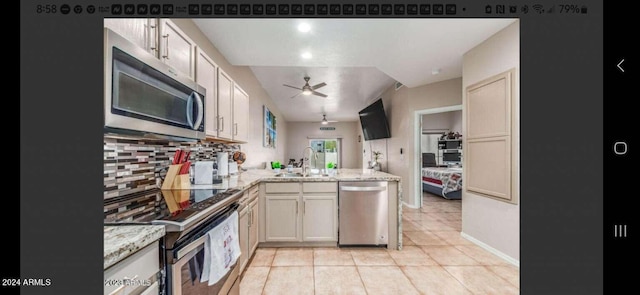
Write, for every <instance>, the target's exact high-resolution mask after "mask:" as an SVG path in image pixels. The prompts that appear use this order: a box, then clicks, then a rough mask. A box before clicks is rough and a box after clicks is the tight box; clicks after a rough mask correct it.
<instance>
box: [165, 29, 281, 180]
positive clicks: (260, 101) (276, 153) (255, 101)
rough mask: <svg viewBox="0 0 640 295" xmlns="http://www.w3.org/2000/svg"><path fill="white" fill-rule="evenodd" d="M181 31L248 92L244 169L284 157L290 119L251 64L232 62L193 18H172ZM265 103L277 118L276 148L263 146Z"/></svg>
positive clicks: (262, 166)
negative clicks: (263, 108) (283, 113)
mask: <svg viewBox="0 0 640 295" xmlns="http://www.w3.org/2000/svg"><path fill="white" fill-rule="evenodd" d="M171 20H172V21H173V22H174V23H175V24H176V25H177V26H178V27H180V29H181V30H182V31H184V32H185V33H186V34H187V35H188V36H189V37H190V38H191V39H192V40H193V41H194V42H195V43H196V44H197V45H198V46H199V47H200V48H201V49H202V50H204V52H205V53H206V54H207V55H208V56H209V57H211V58H212V59H213V61H214V62H215V63H216V64H217V65H218V66H219V67H220V68H221V69H222V70H223V71H225V72H226V73H227V74H229V76H231V78H232V79H233V80H234V81H235V82H236V83H237V84H238V85H240V87H242V89H244V91H246V92H247V94H249V109H248V110H247V112H246V116H249V140H248V143H246V144H243V145H241V149H242V151H244V152H245V153H246V154H247V160H246V162H245V163H244V164H243V165H242V166H243V167H244V168H264V163H265V162H267V161H271V160H272V159H276V158H278V159H283V158H285V150H286V142H287V122H286V121H285V120H284V117H283V116H282V113H281V112H280V110H279V109H278V107H277V106H276V104H275V103H274V102H273V100H271V97H269V95H268V94H267V92H266V91H265V90H264V88H262V85H261V84H260V82H258V80H257V79H256V77H255V76H254V75H253V72H252V71H251V69H250V68H249V67H244V66H234V65H231V64H230V63H229V62H228V61H227V60H226V58H225V57H224V56H223V55H222V54H221V53H220V51H218V49H217V48H216V47H215V44H212V43H211V42H210V41H209V39H208V38H207V37H206V36H205V35H204V34H203V33H202V31H200V29H199V28H198V27H197V26H196V25H195V24H194V23H193V21H192V20H190V19H171ZM263 105H266V106H267V107H268V108H269V110H270V111H271V112H272V113H274V114H275V116H276V118H277V119H278V126H277V128H278V130H277V132H278V138H277V140H278V141H277V143H276V148H275V149H273V148H266V147H264V146H263V145H262V138H263V137H262V136H263V135H262V133H263V130H262V128H263V122H262V117H263V115H262V106H263Z"/></svg>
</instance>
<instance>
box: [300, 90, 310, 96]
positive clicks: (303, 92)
mask: <svg viewBox="0 0 640 295" xmlns="http://www.w3.org/2000/svg"><path fill="white" fill-rule="evenodd" d="M302 94H304V95H311V90H308V89H305V90H303V91H302Z"/></svg>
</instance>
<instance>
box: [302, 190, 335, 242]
mask: <svg viewBox="0 0 640 295" xmlns="http://www.w3.org/2000/svg"><path fill="white" fill-rule="evenodd" d="M337 201H338V197H337V195H329V194H328V195H312V196H302V208H303V209H302V226H303V228H302V240H303V241H338V202H337Z"/></svg>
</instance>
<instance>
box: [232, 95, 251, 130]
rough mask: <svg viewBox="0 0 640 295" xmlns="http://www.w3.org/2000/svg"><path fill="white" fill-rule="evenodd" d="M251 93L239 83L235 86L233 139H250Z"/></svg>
mask: <svg viewBox="0 0 640 295" xmlns="http://www.w3.org/2000/svg"><path fill="white" fill-rule="evenodd" d="M248 114H249V95H247V93H246V92H244V90H242V88H240V87H239V86H238V85H234V87H233V140H234V141H241V142H247V140H248V139H249V116H248Z"/></svg>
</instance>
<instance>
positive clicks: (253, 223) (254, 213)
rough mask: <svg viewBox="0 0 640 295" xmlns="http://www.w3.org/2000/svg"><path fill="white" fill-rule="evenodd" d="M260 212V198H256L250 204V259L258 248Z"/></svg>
mask: <svg viewBox="0 0 640 295" xmlns="http://www.w3.org/2000/svg"><path fill="white" fill-rule="evenodd" d="M258 211H259V210H258V198H255V199H254V200H253V201H251V203H249V240H248V242H249V243H248V245H247V246H248V249H249V250H248V253H249V254H248V255H249V258H251V256H253V252H255V251H256V248H258V227H259V225H258V222H259V220H260V216H259V215H258Z"/></svg>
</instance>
